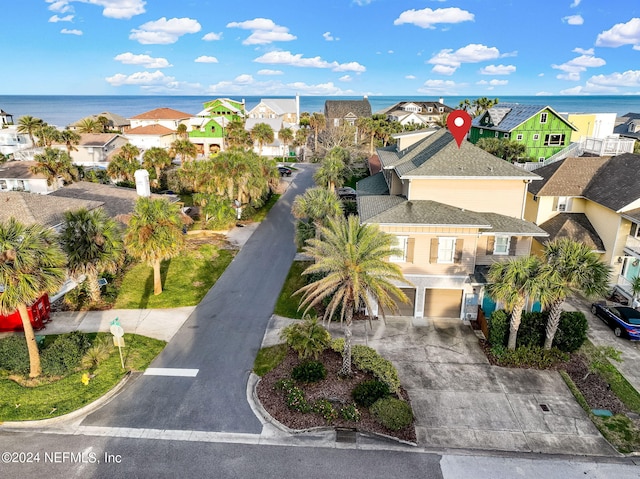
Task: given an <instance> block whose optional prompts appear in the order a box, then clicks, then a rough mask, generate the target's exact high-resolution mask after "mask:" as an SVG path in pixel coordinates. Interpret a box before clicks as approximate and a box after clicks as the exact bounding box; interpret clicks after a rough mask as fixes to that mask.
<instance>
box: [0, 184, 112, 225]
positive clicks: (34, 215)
mask: <svg viewBox="0 0 640 479" xmlns="http://www.w3.org/2000/svg"><path fill="white" fill-rule="evenodd" d="M0 203H1V204H2V208H0V221H2V222H5V221H8V220H9V218H11V217H14V218H16V219H17V220H19V221H20V222H21V223H23V224H26V225H32V224H39V225H42V226H49V227H53V226H56V225H58V224H60V223H62V221H63V220H64V213H65V212H66V211H75V210H79V209H81V208H86V209H88V210H92V209H95V208H98V207H100V206H102V205H103V202H101V201H89V200H83V199H75V198H57V197H54V196H52V195H39V194H36V193H27V192H23V191H6V192H1V193H0Z"/></svg>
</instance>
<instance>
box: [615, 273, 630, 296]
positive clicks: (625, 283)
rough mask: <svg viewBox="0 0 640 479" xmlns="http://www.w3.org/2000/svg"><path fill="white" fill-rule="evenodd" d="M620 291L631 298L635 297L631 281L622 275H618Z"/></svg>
mask: <svg viewBox="0 0 640 479" xmlns="http://www.w3.org/2000/svg"><path fill="white" fill-rule="evenodd" d="M617 286H618V289H621V290H622V292H623V293H625V294H626V295H628V296H629V298H631V297H632V296H633V289H632V288H631V281H629V280H628V279H627V278H625V277H624V276H622V275H618V283H617Z"/></svg>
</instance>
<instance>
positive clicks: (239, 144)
mask: <svg viewBox="0 0 640 479" xmlns="http://www.w3.org/2000/svg"><path fill="white" fill-rule="evenodd" d="M226 138H227V143H228V144H229V148H248V147H250V146H251V145H253V140H251V135H250V134H249V132H248V131H247V130H245V129H244V123H243V122H242V120H232V121H230V122H229V124H228V125H227V128H226Z"/></svg>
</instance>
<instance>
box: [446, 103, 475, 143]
mask: <svg viewBox="0 0 640 479" xmlns="http://www.w3.org/2000/svg"><path fill="white" fill-rule="evenodd" d="M447 127H448V128H449V131H450V132H451V134H452V135H453V137H454V138H455V139H456V143H457V144H458V148H460V145H461V144H462V140H464V137H465V136H467V133H469V130H470V129H471V117H470V116H469V113H467V112H466V111H464V110H453V111H452V112H451V113H449V116H448V117H447Z"/></svg>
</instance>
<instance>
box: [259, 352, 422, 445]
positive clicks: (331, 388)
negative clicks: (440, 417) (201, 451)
mask: <svg viewBox="0 0 640 479" xmlns="http://www.w3.org/2000/svg"><path fill="white" fill-rule="evenodd" d="M318 360H319V361H321V362H322V363H323V364H324V366H325V368H326V369H327V377H326V378H325V379H324V380H322V381H319V382H317V383H309V384H305V383H298V384H297V386H298V387H299V388H301V389H302V390H303V391H304V392H305V397H306V399H307V401H309V402H313V401H315V400H317V399H327V400H329V401H330V402H331V403H332V404H333V405H334V407H336V409H338V408H339V407H341V406H344V405H348V404H352V403H353V399H352V398H351V391H352V390H353V388H354V387H355V386H356V385H357V384H359V383H361V382H362V381H364V380H368V379H373V376H372V375H371V374H369V373H366V372H363V371H360V370H358V369H357V368H355V367H353V375H352V376H351V377H350V378H340V377H339V376H338V372H339V371H340V368H341V366H342V356H341V355H340V354H338V353H336V352H335V351H333V350H330V349H328V350H326V351H324V353H322V354H321V355H320V357H319V358H318ZM300 362H301V360H300V359H299V358H298V355H297V354H296V353H295V352H293V351H292V350H290V351H289V352H288V353H287V356H286V357H285V359H284V360H283V361H282V362H281V363H280V364H279V365H278V366H277V367H276V368H274V369H273V370H271V371H270V372H269V373H267V374H265V375H264V376H263V377H262V379H261V380H260V382H259V383H258V386H257V388H256V393H257V396H258V399H259V400H260V403H261V404H262V406H263V407H264V408H265V409H266V410H267V411H268V412H269V414H271V416H272V417H273V418H274V419H276V420H277V421H279V422H280V423H281V424H284V425H285V426H287V427H289V428H291V429H309V428H313V427H320V426H325V427H326V426H331V427H340V428H355V429H357V430H358V431H362V432H371V433H379V434H384V435H387V436H392V437H396V438H398V439H401V440H403V441H408V442H413V443H415V442H416V432H415V428H414V425H413V424H411V425H409V426H407V427H406V428H404V429H401V430H400V431H392V430H390V429H387V428H385V427H384V426H382V425H381V424H379V423H378V422H377V421H376V420H375V419H374V417H373V416H372V415H371V413H370V412H369V410H368V409H367V408H365V407H360V406H358V410H359V411H360V414H361V419H360V421H358V422H357V423H356V422H353V421H347V420H344V419H343V418H341V417H339V418H338V419H335V420H333V421H332V422H331V423H330V424H328V423H327V422H326V421H325V420H324V418H322V416H320V415H319V414H314V413H301V412H298V411H292V410H291V409H289V408H288V407H287V404H286V402H285V393H284V392H283V391H280V390H278V389H277V388H276V387H275V386H276V383H277V382H278V380H280V379H290V377H291V371H292V370H293V368H294V367H295V366H297V365H298V364H300ZM400 395H401V398H402V399H403V400H405V401H407V402H409V396H408V394H407V392H406V391H405V390H404V389H402V388H401V389H400Z"/></svg>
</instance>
